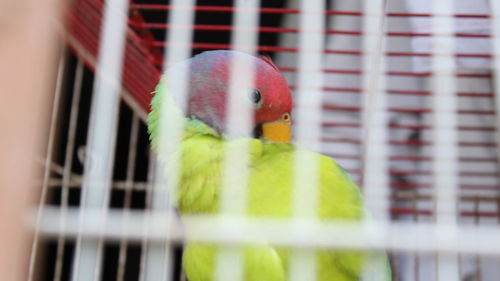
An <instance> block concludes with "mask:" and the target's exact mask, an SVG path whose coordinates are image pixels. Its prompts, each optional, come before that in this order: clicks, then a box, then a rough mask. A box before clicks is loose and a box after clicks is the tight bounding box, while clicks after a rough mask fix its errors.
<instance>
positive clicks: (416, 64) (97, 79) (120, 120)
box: [29, 0, 500, 281]
mask: <svg viewBox="0 0 500 281" xmlns="http://www.w3.org/2000/svg"><path fill="white" fill-rule="evenodd" d="M499 12H500V7H498V4H496V3H495V1H486V0H483V1H476V2H474V3H472V2H469V1H461V0H455V1H452V0H446V1H430V0H428V1H415V0H407V1H395V0H372V1H345V0H336V1H335V0H332V1H319V0H318V1H305V0H303V1H299V0H289V1H287V0H281V1H257V0H247V1H245V0H235V1H230V0H227V1H226V0H224V1H203V0H198V1H193V0H186V1H181V0H178V1H170V2H169V1H163V0H162V1H156V0H131V1H125V0H108V1H103V0H79V1H73V2H72V3H71V5H70V6H69V7H68V9H67V11H66V14H65V24H64V28H65V30H64V34H63V35H61V36H62V38H63V41H64V46H65V48H64V50H63V51H62V53H61V56H60V61H59V65H58V77H57V81H54V83H56V87H55V88H56V92H55V98H54V103H53V105H52V119H51V124H50V132H49V137H50V139H49V147H48V149H47V155H46V156H45V159H43V161H41V162H43V163H44V165H43V169H44V170H45V178H44V180H43V183H42V185H41V188H42V196H41V198H40V202H39V206H38V208H37V210H36V212H35V213H36V214H35V215H33V216H34V218H35V219H34V221H35V222H34V223H33V225H32V227H33V229H34V239H33V243H32V251H31V256H30V266H29V280H30V281H31V280H54V281H60V280H117V281H123V280H185V278H186V277H185V276H184V274H183V273H182V270H181V253H182V248H183V241H184V239H186V237H194V238H193V239H201V240H203V241H212V242H220V243H228V242H227V241H230V244H233V243H236V244H237V243H248V242H251V241H253V240H252V239H256V238H255V237H253V236H252V234H254V233H256V232H255V231H256V229H260V230H261V231H262V232H263V234H262V235H264V237H265V238H266V239H268V241H269V243H271V244H272V243H277V244H282V245H286V246H289V247H298V248H300V249H314V248H318V247H320V248H321V247H331V248H342V249H344V248H348V249H365V250H373V249H376V250H384V251H387V252H388V254H389V258H390V264H391V268H392V279H393V280H464V281H465V280H498V279H499V278H500V266H499V265H500V259H499V254H500V243H497V242H496V240H497V238H498V237H499V235H498V233H500V232H499V230H500V229H499V228H498V223H499V222H500V195H499V183H498V178H499V175H498V148H497V146H498V133H497V130H498V128H497V124H498V118H497V111H496V108H498V104H497V102H496V95H495V91H496V90H497V87H496V81H497V77H496V74H495V71H494V70H496V69H498V68H499V67H500V65H499V64H498V60H496V56H497V55H498V52H499V49H498V46H500V44H499V41H498V38H497V37H498V34H499V32H500V31H499V26H500V25H499V24H500V21H499V20H500V17H499V14H498V13H499ZM214 49H236V50H243V51H247V52H250V53H254V54H263V55H267V56H269V57H271V58H272V59H273V61H274V62H275V64H276V65H277V67H278V68H279V70H280V71H281V72H282V73H283V74H284V75H285V77H286V79H287V81H288V83H289V85H290V88H291V89H292V93H293V95H294V98H295V100H296V103H295V107H296V111H297V113H298V117H297V116H296V117H295V118H296V119H295V125H294V133H295V137H296V138H295V142H296V143H297V144H298V145H302V146H303V147H305V148H308V149H311V150H315V151H317V152H321V153H323V154H325V155H327V156H329V157H332V158H333V159H335V160H336V161H337V162H338V163H340V164H341V165H342V166H343V167H344V168H345V169H346V170H347V172H348V173H349V174H350V175H351V176H352V178H353V179H354V180H355V181H356V182H357V183H358V184H359V186H360V187H361V189H362V191H363V193H364V196H365V204H366V205H367V208H368V209H370V210H371V211H372V213H373V215H374V217H375V219H374V221H373V222H372V223H369V224H366V225H365V224H363V225H344V224H335V223H333V224H329V223H322V222H317V221H315V220H311V221H308V220H305V221H294V222H290V223H285V222H283V223H276V224H271V225H270V224H269V223H266V222H261V224H259V222H258V221H257V222H254V221H251V222H249V221H246V220H245V219H242V218H240V219H237V218H236V219H234V218H233V219H232V220H231V219H227V220H226V221H225V222H220V221H217V220H215V219H213V218H205V219H206V220H207V221H206V222H205V224H204V223H203V222H202V223H198V224H194V225H195V227H193V229H194V230H191V232H190V233H189V234H188V233H185V231H184V229H185V228H184V225H183V222H180V221H179V220H178V218H177V215H176V213H175V211H174V210H173V209H172V206H170V205H169V203H168V202H169V198H168V197H169V194H168V190H167V189H165V188H164V185H163V184H161V181H162V180H161V179H162V178H163V177H164V175H163V173H162V167H161V165H160V164H158V161H157V157H156V156H155V153H153V152H152V151H151V149H150V144H149V140H148V133H147V125H146V122H147V113H148V112H149V110H150V101H151V98H152V94H151V93H152V91H153V90H154V87H155V85H156V84H157V83H158V81H159V79H160V76H161V74H162V72H163V71H164V69H165V67H166V66H167V65H170V62H171V61H172V62H175V61H178V60H181V59H186V58H188V57H191V56H193V55H195V54H198V53H201V52H203V51H206V50H214ZM297 165H299V166H300V165H302V166H300V167H301V169H303V170H304V171H306V170H307V169H308V167H307V165H306V164H300V163H299V164H297ZM304 173H306V172H304ZM299 178H300V176H299ZM296 179H297V178H296ZM306 179H307V178H306ZM299 180H300V179H299ZM302 180H303V179H302ZM299 189H300V188H299ZM298 192H300V191H298ZM302 192H304V190H302ZM306 193H307V191H306ZM302 194H303V193H302ZM306 197H307V196H306ZM240 199H241V198H240ZM234 200H235V201H236V202H238V199H234ZM242 200H244V198H243V199H242ZM307 200H308V199H307V198H303V201H301V202H299V203H296V204H297V206H299V207H298V208H299V209H300V208H302V209H307V208H308V207H311V206H314V205H311V204H314V202H313V203H311V202H312V201H311V200H309V201H307ZM310 201H311V202H310ZM305 212H307V211H305ZM211 219H212V220H211ZM207 223H208V225H207ZM196 225H197V226H198V227H196ZM235 226H238V227H235ZM235 228H236V229H235ZM311 229H312V230H311ZM190 235H191V236H190ZM308 253H310V252H308V251H307V250H304V251H303V252H301V253H299V254H297V256H296V259H294V261H295V263H293V265H294V266H291V268H290V272H289V279H290V280H312V279H313V278H314V264H313V263H311V262H310V261H311V257H310V256H308ZM221 256H222V257H221V258H220V259H219V260H218V261H219V265H220V266H221V267H222V268H225V270H224V271H223V273H221V274H222V275H221V276H219V278H220V280H222V279H226V280H227V279H233V277H234V276H238V274H241V270H242V269H241V268H242V264H241V261H240V263H239V264H238V262H237V261H238V258H235V256H234V253H233V252H231V251H230V250H229V251H227V252H224V253H222V254H221ZM236 256H237V255H236ZM235 261H236V262H235ZM224 265H225V266H226V267H224ZM364 277H365V278H366V280H371V279H369V278H368V277H366V276H364ZM372 277H373V276H372ZM374 278H375V279H373V280H379V279H377V277H376V276H375V277H374ZM235 280H236V279H235Z"/></svg>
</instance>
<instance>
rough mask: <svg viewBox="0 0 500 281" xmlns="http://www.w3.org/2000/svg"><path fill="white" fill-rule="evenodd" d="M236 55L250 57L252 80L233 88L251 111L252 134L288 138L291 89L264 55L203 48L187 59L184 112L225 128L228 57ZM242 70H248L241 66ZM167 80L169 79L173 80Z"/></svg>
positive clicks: (267, 137) (216, 127) (284, 140)
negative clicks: (185, 106)
mask: <svg viewBox="0 0 500 281" xmlns="http://www.w3.org/2000/svg"><path fill="white" fill-rule="evenodd" d="M236 56H245V57H244V58H245V59H247V60H253V61H251V65H253V66H254V73H253V77H254V79H253V81H251V82H253V83H251V84H249V85H241V86H240V85H238V86H237V87H238V89H236V90H235V91H233V92H234V93H235V94H238V96H239V98H242V99H245V101H244V102H246V103H248V105H250V106H251V108H252V110H253V112H254V114H253V116H254V124H253V125H254V126H253V128H254V129H253V136H254V137H255V138H260V139H264V140H267V141H272V142H289V141H290V139H291V110H292V98H291V94H290V90H289V87H288V85H287V83H286V81H285V78H284V77H283V75H282V74H281V73H280V71H279V70H278V68H277V67H276V66H275V65H274V64H273V62H272V61H271V59H269V58H267V57H262V56H261V57H254V56H250V55H248V54H245V53H241V52H236V51H221V50H218V51H207V52H203V53H201V54H199V55H196V56H194V57H193V58H191V59H189V60H188V61H186V62H185V63H184V64H183V65H184V67H187V68H188V70H187V71H188V73H189V78H188V90H187V91H188V98H187V112H186V116H187V117H195V118H197V119H199V120H201V121H203V122H204V123H205V124H207V125H208V126H210V127H211V128H213V129H215V130H216V131H217V132H219V133H224V132H225V131H226V128H225V126H226V125H225V124H226V117H227V116H226V115H227V105H228V96H229V92H230V91H229V88H230V81H229V80H230V72H231V61H232V59H234V58H236ZM174 71H175V68H174ZM170 73H173V72H172V71H171V72H170ZM242 74H243V75H247V74H248V73H247V74H245V72H244V70H242ZM250 74H251V73H250ZM167 75H168V73H167ZM174 79H175V78H174ZM169 80H170V81H169V83H171V82H175V81H172V79H169Z"/></svg>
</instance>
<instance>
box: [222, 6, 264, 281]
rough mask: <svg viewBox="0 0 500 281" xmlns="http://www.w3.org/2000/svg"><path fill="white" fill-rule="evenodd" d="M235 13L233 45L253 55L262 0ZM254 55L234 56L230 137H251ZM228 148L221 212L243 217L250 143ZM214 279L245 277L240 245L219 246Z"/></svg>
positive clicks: (227, 122) (238, 49)
mask: <svg viewBox="0 0 500 281" xmlns="http://www.w3.org/2000/svg"><path fill="white" fill-rule="evenodd" d="M235 5H236V7H235V12H234V13H233V23H234V29H233V32H232V34H231V45H232V46H233V50H234V51H238V52H244V53H247V54H250V55H254V54H255V52H256V45H257V43H258V42H257V40H258V33H257V26H258V24H259V12H258V8H259V7H260V0H237V1H236V2H235ZM254 67H255V65H254V64H253V61H252V60H251V57H245V56H234V57H232V59H231V64H230V74H229V93H230V94H229V96H228V101H227V102H228V108H227V116H228V118H227V119H226V121H225V122H226V128H227V138H228V140H233V139H236V138H241V137H251V131H252V129H251V128H252V123H253V122H252V120H253V115H252V108H250V106H248V103H247V102H246V99H245V98H241V97H242V96H243V97H246V92H243V93H242V92H241V90H240V89H241V88H242V85H248V86H249V88H252V87H253V84H254V79H255V73H254V71H253V70H254ZM237 142H238V141H235V142H234V144H237V145H231V146H228V147H227V150H226V152H225V155H224V173H223V180H222V192H221V195H220V210H221V213H225V214H230V215H237V216H240V218H241V219H244V217H243V216H244V215H245V212H246V206H247V196H246V195H247V186H248V161H249V160H250V159H249V148H250V147H249V143H248V142H242V143H241V144H240V143H237ZM214 274H215V280H219V281H224V280H235V281H237V280H243V274H244V267H243V251H242V248H241V247H240V246H220V248H219V251H218V255H217V260H216V269H215V272H214Z"/></svg>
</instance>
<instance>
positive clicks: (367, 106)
mask: <svg viewBox="0 0 500 281" xmlns="http://www.w3.org/2000/svg"><path fill="white" fill-rule="evenodd" d="M364 15H365V16H364V17H363V34H364V36H363V51H364V54H365V55H364V56H363V73H364V75H363V93H364V95H363V111H362V120H363V144H364V145H363V150H364V151H363V152H364V153H363V163H364V165H363V183H364V185H363V193H364V195H365V202H366V207H367V209H368V210H369V211H370V212H371V213H372V214H373V216H374V218H375V220H376V221H377V222H379V223H382V224H386V223H388V220H389V212H388V210H389V195H390V194H389V185H388V183H389V179H388V175H387V170H388V169H387V154H388V147H387V109H386V103H387V97H386V92H385V77H384V73H385V68H386V67H385V56H384V52H385V36H384V34H385V33H384V29H385V28H384V18H385V1H384V0H366V1H365V2H364Z"/></svg>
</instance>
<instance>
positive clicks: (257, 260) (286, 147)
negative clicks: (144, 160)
mask: <svg viewBox="0 0 500 281" xmlns="http://www.w3.org/2000/svg"><path fill="white" fill-rule="evenodd" d="M238 56H243V57H244V58H245V59H247V60H251V62H252V63H253V65H254V72H255V75H254V79H253V83H252V85H241V91H235V93H246V94H239V95H240V96H238V97H237V98H241V99H245V100H244V102H247V103H248V104H249V106H251V108H252V110H253V111H254V114H253V116H254V118H253V119H254V120H253V131H252V134H251V136H250V137H249V135H248V134H247V135H244V136H242V137H241V138H232V139H228V138H227V128H226V127H225V126H226V125H225V124H226V120H227V118H229V116H227V107H228V101H227V100H228V96H229V95H230V93H229V92H230V91H229V87H230V86H229V82H230V81H229V79H230V78H229V77H230V65H231V61H232V60H233V59H236V58H237V57H238ZM179 71H186V72H187V73H188V75H187V78H186V79H187V90H186V92H187V97H186V99H185V110H183V111H181V110H180V109H179V108H178V106H177V105H176V102H177V100H178V98H176V96H177V94H176V89H177V88H176V87H175V85H174V84H175V82H176V80H177V79H176V72H179ZM238 87H239V86H238ZM232 93H233V92H232ZM153 94H154V96H153V98H152V101H151V111H150V113H149V115H148V132H149V135H150V141H151V145H152V148H153V150H156V152H157V153H158V154H160V155H159V159H160V160H161V161H166V162H168V159H169V155H161V152H160V151H158V147H159V144H160V143H161V142H166V141H168V139H167V138H166V136H164V135H162V134H161V132H160V131H161V130H160V129H159V126H160V125H159V124H160V118H162V117H161V116H163V114H165V112H163V110H168V111H172V112H175V113H174V114H172V112H170V113H171V114H170V115H169V116H170V118H174V119H175V120H173V121H174V122H183V131H182V136H181V141H180V145H179V148H178V149H177V151H174V152H173V153H176V154H177V155H178V159H179V161H180V164H179V168H178V170H177V171H178V178H179V183H178V191H177V193H176V198H175V204H176V207H177V209H178V211H179V213H180V215H181V218H182V216H183V215H193V214H214V215H215V214H218V213H219V212H220V206H219V203H220V192H221V185H222V180H223V161H224V152H225V149H227V148H228V147H230V146H232V147H235V146H236V147H238V146H239V145H240V146H243V145H245V146H247V147H248V148H249V149H248V150H249V165H248V166H249V175H248V193H247V194H248V196H247V202H246V203H247V206H246V214H245V215H248V216H252V217H257V218H259V217H265V218H291V217H292V216H293V212H292V188H293V179H294V177H293V175H294V172H295V168H294V156H295V154H296V152H297V151H298V148H297V147H295V146H294V144H292V143H291V139H292V129H291V127H292V107H293V101H292V95H291V92H290V87H289V86H288V84H287V82H286V80H285V78H284V76H283V75H282V73H281V72H280V70H279V69H278V67H277V66H276V65H275V64H274V63H273V62H272V60H271V59H270V58H269V57H267V56H253V55H250V54H246V53H243V52H238V51H233V50H214V51H205V52H202V53H200V54H197V55H195V56H194V57H192V58H190V59H188V60H185V61H183V62H179V63H176V64H173V65H172V66H170V67H169V68H168V70H167V71H166V72H165V73H164V74H163V75H162V77H161V79H160V82H159V83H158V85H157V86H156V88H155V90H154V92H153ZM170 121H172V120H170ZM302 153H310V154H311V156H312V158H311V159H315V161H317V163H318V166H319V168H318V169H319V171H318V173H319V179H318V186H317V187H311V188H317V190H318V192H317V195H318V197H317V208H316V212H315V213H316V216H317V218H318V219H321V220H328V219H337V220H339V219H343V220H359V221H361V220H362V219H363V218H364V217H365V216H366V215H367V211H366V210H365V207H364V205H363V198H362V194H361V192H360V189H359V188H358V186H357V185H356V183H355V182H354V181H353V180H352V179H351V178H350V176H349V175H348V174H347V172H346V171H345V170H344V169H343V168H342V167H341V166H340V165H339V164H338V163H337V162H335V161H334V160H333V159H331V158H330V157H327V156H325V155H322V154H320V153H317V152H307V151H306V152H302ZM166 169H167V170H168V165H167V168H166ZM168 172H169V171H167V175H168ZM218 249H219V248H218V246H217V245H215V244H210V243H201V242H190V241H187V244H186V246H185V249H184V251H183V254H182V268H183V270H184V272H185V275H186V277H187V279H188V280H189V281H212V280H214V272H215V269H214V268H215V261H216V255H217V251H218ZM315 251H316V252H315V257H316V258H315V262H316V268H315V270H316V279H317V280H318V281H354V280H361V276H362V274H363V267H364V263H365V261H366V260H367V256H368V254H367V253H366V252H363V251H359V250H358V251H356V250H344V249H342V250H339V249H335V250H332V249H318V250H315ZM290 255H291V252H290V249H288V248H286V247H277V246H273V245H264V246H262V245H259V246H248V247H246V248H245V250H244V252H243V258H244V268H243V269H244V276H243V280H245V281H286V280H289V277H288V276H287V273H288V270H289V259H290ZM378 256H379V258H380V259H381V260H382V261H383V262H382V263H381V264H383V266H384V269H383V270H382V272H384V274H385V275H386V276H385V277H383V278H382V279H377V280H391V268H390V264H389V261H388V259H387V256H386V254H385V253H379V255H378Z"/></svg>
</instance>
